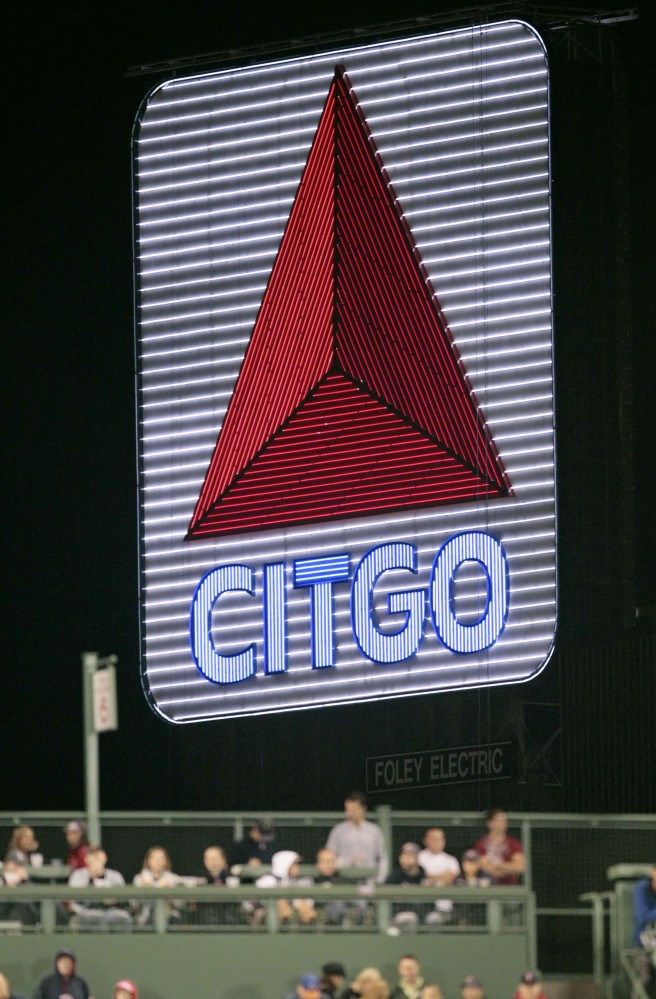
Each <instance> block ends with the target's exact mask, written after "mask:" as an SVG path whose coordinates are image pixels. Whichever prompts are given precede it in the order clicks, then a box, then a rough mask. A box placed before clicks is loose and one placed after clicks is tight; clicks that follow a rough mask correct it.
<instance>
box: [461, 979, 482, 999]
mask: <svg viewBox="0 0 656 999" xmlns="http://www.w3.org/2000/svg"><path fill="white" fill-rule="evenodd" d="M460 999H485V989H484V987H483V983H482V982H481V980H480V978H477V977H476V975H466V976H465V978H464V980H463V982H462V984H461V986H460Z"/></svg>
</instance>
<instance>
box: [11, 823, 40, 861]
mask: <svg viewBox="0 0 656 999" xmlns="http://www.w3.org/2000/svg"><path fill="white" fill-rule="evenodd" d="M11 850H20V852H21V853H24V854H25V856H26V858H27V865H28V867H42V866H43V854H42V853H39V843H38V840H37V839H36V837H35V836H34V829H32V826H16V827H15V828H14V829H13V830H12V834H11V839H10V840H9V846H8V847H7V853H9V852H10V851H11Z"/></svg>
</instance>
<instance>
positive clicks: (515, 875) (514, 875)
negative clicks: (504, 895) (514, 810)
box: [474, 808, 524, 885]
mask: <svg viewBox="0 0 656 999" xmlns="http://www.w3.org/2000/svg"><path fill="white" fill-rule="evenodd" d="M485 825H486V826H487V836H484V837H483V839H479V841H478V843H475V844H474V849H475V850H476V852H477V853H478V854H479V856H480V858H481V870H482V871H484V872H485V873H486V874H489V875H490V877H491V878H492V880H493V881H494V883H495V884H497V885H518V884H519V879H520V877H521V876H522V874H523V873H524V848H523V847H522V844H521V843H520V841H519V840H518V839H514V837H512V836H509V835H508V816H507V815H506V813H505V812H504V811H503V809H502V808H491V809H490V810H489V812H488V813H487V815H486V818H485Z"/></svg>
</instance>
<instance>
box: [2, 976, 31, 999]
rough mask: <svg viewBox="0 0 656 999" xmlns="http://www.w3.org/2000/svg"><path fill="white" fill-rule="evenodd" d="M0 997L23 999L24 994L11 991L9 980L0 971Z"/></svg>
mask: <svg viewBox="0 0 656 999" xmlns="http://www.w3.org/2000/svg"><path fill="white" fill-rule="evenodd" d="M0 999H25V996H19V995H18V993H16V992H12V991H11V986H10V985H9V980H8V979H7V978H6V976H5V975H3V974H2V972H1V971H0Z"/></svg>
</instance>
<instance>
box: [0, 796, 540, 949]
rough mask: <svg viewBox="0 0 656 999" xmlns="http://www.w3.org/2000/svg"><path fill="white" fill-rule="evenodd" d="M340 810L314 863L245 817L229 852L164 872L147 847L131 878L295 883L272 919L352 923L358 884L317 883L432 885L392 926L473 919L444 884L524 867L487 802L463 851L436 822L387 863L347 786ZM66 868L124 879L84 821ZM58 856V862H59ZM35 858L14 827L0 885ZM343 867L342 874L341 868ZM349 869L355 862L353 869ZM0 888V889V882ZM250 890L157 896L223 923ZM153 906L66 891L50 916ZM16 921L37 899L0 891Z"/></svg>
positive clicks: (101, 882) (241, 915) (133, 920)
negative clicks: (454, 849) (191, 898)
mask: <svg viewBox="0 0 656 999" xmlns="http://www.w3.org/2000/svg"><path fill="white" fill-rule="evenodd" d="M344 812H345V818H344V820H343V821H342V822H339V823H338V824H337V825H335V826H334V827H333V828H332V829H331V830H330V832H329V834H328V837H327V839H326V842H325V844H323V845H322V846H321V847H320V849H319V850H318V852H317V854H316V858H315V863H314V867H313V868H312V869H311V871H310V872H308V869H307V867H306V868H305V869H304V871H303V873H302V874H301V872H300V865H301V862H302V858H301V856H300V855H299V854H298V853H297V852H296V851H294V850H291V849H285V848H284V847H283V846H282V845H281V844H280V843H279V842H278V840H277V838H276V833H275V830H274V828H273V825H272V823H270V822H267V821H265V820H258V821H256V822H254V823H253V824H252V826H251V828H250V829H249V830H248V832H247V834H246V835H245V836H244V838H243V839H242V840H240V841H239V842H236V843H234V844H233V846H232V849H231V851H230V860H228V856H227V854H226V851H225V850H224V849H223V847H221V846H219V845H215V844H211V845H209V846H207V847H206V848H205V850H204V853H203V857H202V868H201V869H200V870H199V871H198V872H196V873H194V874H192V875H180V874H176V873H174V872H173V870H172V865H171V859H170V857H169V853H168V851H167V850H166V849H165V848H164V847H163V846H160V845H156V846H153V847H151V848H150V849H149V850H148V851H147V852H146V855H145V857H144V860H143V864H142V868H141V870H140V871H139V872H138V873H137V874H136V875H135V876H134V878H133V879H132V884H133V885H135V886H136V887H139V888H160V889H161V888H164V889H167V888H175V887H176V886H180V885H182V886H187V887H191V886H207V887H215V888H216V887H218V888H220V887H222V886H226V885H227V886H229V887H235V886H237V885H239V884H248V885H251V886H253V888H260V889H265V888H275V887H295V888H298V897H294V898H289V899H288V898H280V899H277V900H276V912H277V920H278V922H279V924H281V925H300V926H309V925H324V926H346V927H348V926H353V925H360V926H362V925H367V923H368V922H369V923H373V921H374V914H373V908H372V904H371V901H370V897H369V896H368V895H367V893H366V890H365V891H364V892H363V894H362V897H358V898H355V899H353V898H351V899H343V898H342V899H340V897H339V892H338V891H335V892H334V897H329V893H328V892H327V891H326V889H329V888H332V887H335V888H336V889H339V888H340V887H344V886H347V885H348V886H354V885H356V884H358V883H359V884H361V885H362V884H364V885H370V886H373V885H375V884H387V885H401V886H409V887H413V886H427V887H432V888H434V889H435V898H434V899H433V900H432V901H430V900H427V901H421V902H418V901H412V902H409V903H404V904H401V903H398V902H396V901H395V902H394V903H393V905H392V927H391V928H390V930H391V931H392V932H395V931H396V932H400V931H401V930H409V929H414V928H416V927H417V926H418V925H419V924H422V925H425V926H427V927H431V926H432V927H438V926H440V925H441V924H444V923H455V924H456V925H463V926H465V925H476V924H477V923H479V922H484V920H485V906H484V904H483V903H480V902H479V903H478V904H475V903H473V902H467V903H466V904H465V903H464V902H463V903H462V904H461V903H454V900H453V898H443V897H440V889H441V888H444V887H447V888H449V887H451V886H455V887H460V886H462V887H468V886H472V887H476V888H482V887H486V886H489V885H517V884H519V882H520V879H521V877H522V874H523V872H524V853H523V850H522V845H521V843H520V842H519V841H518V840H516V839H513V838H512V837H511V836H508V819H507V816H506V814H505V812H503V811H502V810H500V809H492V810H491V811H490V812H489V813H488V815H487V819H486V825H487V832H486V834H485V835H484V836H482V837H481V838H479V839H478V840H477V841H476V842H475V843H474V844H472V845H471V846H470V847H468V849H467V850H465V851H464V853H463V854H462V856H461V858H460V860H458V859H457V858H456V857H455V856H454V855H452V854H450V853H448V852H447V850H446V845H447V844H446V835H445V832H444V829H442V828H440V827H437V826H435V827H431V828H429V829H426V830H425V831H424V833H423V836H422V837H421V838H422V842H421V844H420V843H416V842H407V843H404V844H403V845H402V847H401V849H400V852H399V855H398V858H397V860H396V863H395V864H394V865H393V866H392V869H391V870H390V869H389V862H388V857H387V851H386V847H385V842H384V839H383V836H382V833H381V830H380V828H379V827H378V826H377V825H376V824H375V823H373V822H370V821H369V820H367V818H366V801H365V798H364V796H363V795H362V794H361V793H360V792H357V791H354V792H352V793H351V794H350V795H348V797H347V798H346V801H345V803H344ZM64 835H65V838H66V866H67V867H68V868H69V870H70V874H69V876H68V884H69V885H70V886H71V887H72V888H87V887H98V888H103V889H107V888H115V887H122V886H124V885H125V879H124V877H123V875H122V874H121V873H120V872H119V871H118V870H116V869H114V868H113V867H111V866H110V865H109V862H108V856H107V853H106V851H105V850H104V849H103V847H102V846H100V845H94V844H90V843H89V842H88V838H87V833H86V827H85V824H84V823H83V822H81V821H78V820H72V821H71V822H69V823H68V824H67V825H66V827H65V829H64ZM60 863H61V862H60ZM42 865H43V855H42V854H41V853H39V843H38V841H37V840H36V837H35V834H34V831H33V829H32V828H31V827H29V826H19V827H17V828H16V829H14V831H13V833H12V836H11V839H10V842H9V845H8V849H7V852H6V855H5V860H4V865H3V867H2V871H1V872H0V886H2V885H7V886H9V887H16V886H19V885H25V884H29V883H30V873H31V871H34V873H36V869H38V868H39V867H40V866H42ZM349 869H350V870H351V872H352V873H351V874H350V876H349V874H348V872H349ZM353 869H356V870H353ZM0 890H1V889H0ZM253 896H254V897H253V898H252V899H247V900H246V901H243V902H239V903H237V902H230V903H228V902H223V903H221V902H220V901H218V900H217V899H216V898H214V897H213V898H212V900H211V901H210V900H209V897H208V901H207V902H199V901H195V902H193V903H190V902H186V901H185V902H180V901H177V900H167V901H166V919H167V921H168V922H169V923H175V922H185V923H197V924H199V925H230V924H237V923H250V924H252V925H260V924H263V923H264V922H265V921H266V918H267V913H268V911H269V910H268V908H267V906H266V904H265V903H264V902H263V901H260V900H258V899H257V897H256V896H257V892H256V891H253ZM154 913H155V905H154V903H153V902H151V901H149V900H143V899H138V900H134V901H122V900H120V901H117V900H108V899H107V897H106V896H104V897H103V899H101V900H99V902H98V903H92V902H90V900H89V899H76V898H75V896H74V895H73V896H72V898H71V900H70V901H69V902H66V903H65V904H63V905H61V906H60V908H59V912H58V921H59V923H60V924H63V923H70V924H71V925H72V926H73V927H76V926H79V927H94V926H95V927H100V926H102V927H110V928H113V929H117V930H120V929H123V930H128V929H131V928H132V927H134V926H137V927H143V926H148V925H152V924H153V921H154ZM1 920H16V921H20V922H21V923H22V924H23V925H34V924H36V923H37V922H38V920H39V906H38V905H36V904H34V903H32V902H30V903H27V902H17V901H15V900H12V901H6V902H3V901H2V899H1V895H0V921H1Z"/></svg>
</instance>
